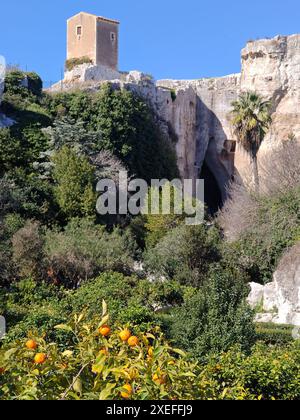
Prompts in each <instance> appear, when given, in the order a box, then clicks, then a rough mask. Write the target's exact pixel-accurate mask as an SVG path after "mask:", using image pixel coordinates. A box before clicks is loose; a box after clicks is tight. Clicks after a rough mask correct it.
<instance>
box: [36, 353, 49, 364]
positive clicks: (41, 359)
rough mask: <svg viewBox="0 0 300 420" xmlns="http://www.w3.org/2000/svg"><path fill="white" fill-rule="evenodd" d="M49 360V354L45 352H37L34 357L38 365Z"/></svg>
mask: <svg viewBox="0 0 300 420" xmlns="http://www.w3.org/2000/svg"><path fill="white" fill-rule="evenodd" d="M46 360H47V356H46V354H45V353H37V354H36V355H35V357H34V363H35V364H36V365H42V364H43V363H45V362H46Z"/></svg>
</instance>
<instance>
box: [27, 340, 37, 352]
mask: <svg viewBox="0 0 300 420" xmlns="http://www.w3.org/2000/svg"><path fill="white" fill-rule="evenodd" d="M26 347H27V348H28V350H36V349H37V347H38V345H37V343H36V342H35V341H34V340H28V341H27V343H26Z"/></svg>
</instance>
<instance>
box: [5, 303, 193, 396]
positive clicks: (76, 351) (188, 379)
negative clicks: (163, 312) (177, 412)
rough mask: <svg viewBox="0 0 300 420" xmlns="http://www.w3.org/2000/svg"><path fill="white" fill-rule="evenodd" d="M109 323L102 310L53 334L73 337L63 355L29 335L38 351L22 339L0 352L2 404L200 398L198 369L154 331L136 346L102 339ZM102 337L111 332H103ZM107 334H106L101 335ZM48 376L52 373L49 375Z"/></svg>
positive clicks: (115, 337) (141, 335)
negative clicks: (42, 401) (91, 317)
mask: <svg viewBox="0 0 300 420" xmlns="http://www.w3.org/2000/svg"><path fill="white" fill-rule="evenodd" d="M107 322H108V316H107V314H106V311H103V318H102V320H101V316H100V317H99V316H98V317H97V318H95V319H93V320H90V319H88V318H87V317H85V316H84V314H81V315H80V316H76V317H75V318H74V320H73V321H71V322H69V323H68V324H63V325H57V327H56V329H59V330H61V331H62V332H64V333H66V334H68V335H69V334H70V333H71V334H72V335H73V337H74V344H73V345H70V346H69V348H68V349H67V350H65V351H61V350H60V348H59V346H58V345H57V343H55V342H51V343H50V342H49V341H48V340H47V341H46V340H45V339H44V338H42V337H40V336H39V335H38V334H36V335H35V334H34V333H32V334H30V335H29V338H31V339H33V340H34V342H33V344H34V347H37V348H36V350H30V349H28V348H27V347H26V340H21V341H15V342H12V343H10V344H9V345H6V346H4V347H3V348H2V349H1V350H0V367H1V373H0V398H1V399H2V400H7V399H8V400H9V399H21V400H37V399H39V400H45V399H50V400H58V399H67V400H74V399H75V400H78V399H83V400H87V399H92V400H99V399H100V400H106V399H133V400H139V399H189V398H197V397H199V391H198V390H197V386H196V375H195V373H194V372H196V364H195V363H193V362H191V361H189V360H188V358H187V356H186V355H185V354H184V353H183V352H181V351H180V350H177V349H174V348H172V347H171V346H170V345H168V343H167V342H166V341H165V340H164V338H163V337H162V336H161V333H160V331H159V330H157V329H153V330H149V331H148V332H147V331H146V332H139V329H136V328H135V326H134V325H131V330H130V335H131V334H136V336H131V337H133V338H134V337H136V338H134V343H135V345H134V346H130V345H129V341H128V342H126V341H125V342H123V341H122V340H121V339H120V337H119V333H120V331H121V329H119V330H118V329H117V328H116V327H113V328H112V330H111V333H110V335H109V336H103V335H101V327H103V326H104V324H106V323H107ZM105 331H106V332H109V331H110V328H105ZM105 334H106V333H105ZM49 373H51V374H50V375H49Z"/></svg>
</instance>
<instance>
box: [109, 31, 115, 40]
mask: <svg viewBox="0 0 300 420" xmlns="http://www.w3.org/2000/svg"><path fill="white" fill-rule="evenodd" d="M110 39H111V42H115V41H116V34H115V33H114V32H111V33H110Z"/></svg>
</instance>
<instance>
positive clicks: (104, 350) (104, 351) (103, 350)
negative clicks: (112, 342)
mask: <svg viewBox="0 0 300 420" xmlns="http://www.w3.org/2000/svg"><path fill="white" fill-rule="evenodd" d="M100 354H104V356H108V355H109V351H108V350H107V349H101V350H100V351H99V355H100Z"/></svg>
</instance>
